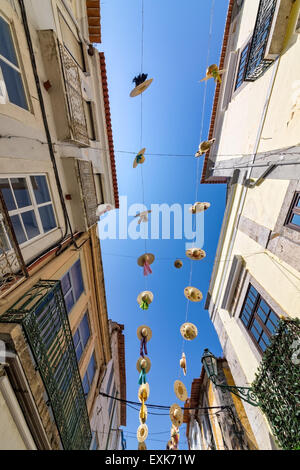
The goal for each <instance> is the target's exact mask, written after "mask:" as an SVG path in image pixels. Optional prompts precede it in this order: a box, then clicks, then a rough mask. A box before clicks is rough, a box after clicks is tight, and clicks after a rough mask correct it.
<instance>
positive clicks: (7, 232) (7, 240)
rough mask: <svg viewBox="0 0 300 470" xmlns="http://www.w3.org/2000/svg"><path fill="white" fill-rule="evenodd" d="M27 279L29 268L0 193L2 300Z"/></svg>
mask: <svg viewBox="0 0 300 470" xmlns="http://www.w3.org/2000/svg"><path fill="white" fill-rule="evenodd" d="M26 277H28V272H27V268H26V265H25V263H24V260H23V257H22V253H21V250H20V247H19V244H18V242H17V238H16V236H15V232H14V229H13V226H12V223H11V220H10V217H9V214H8V211H7V208H6V205H5V201H4V199H3V196H2V193H1V191H0V298H1V297H2V296H4V295H5V294H7V293H8V292H10V291H11V290H12V289H14V288H15V287H16V286H17V285H18V283H19V282H22V281H23V280H24V279H25V278H26Z"/></svg>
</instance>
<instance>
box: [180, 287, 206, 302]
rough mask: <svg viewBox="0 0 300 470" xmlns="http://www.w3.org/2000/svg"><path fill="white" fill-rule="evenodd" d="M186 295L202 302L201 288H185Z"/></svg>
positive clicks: (194, 300) (191, 299) (192, 299)
mask: <svg viewBox="0 0 300 470" xmlns="http://www.w3.org/2000/svg"><path fill="white" fill-rule="evenodd" d="M184 295H185V296H186V298H187V299H189V300H190V301H191V302H200V300H202V299H203V295H202V292H201V291H200V290H199V289H197V288H196V287H190V286H189V287H186V288H185V289H184Z"/></svg>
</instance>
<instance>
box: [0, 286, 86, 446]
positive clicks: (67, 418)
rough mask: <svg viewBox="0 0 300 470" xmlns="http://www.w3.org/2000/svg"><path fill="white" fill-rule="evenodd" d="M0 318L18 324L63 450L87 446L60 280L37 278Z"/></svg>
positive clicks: (79, 385)
mask: <svg viewBox="0 0 300 470" xmlns="http://www.w3.org/2000/svg"><path fill="white" fill-rule="evenodd" d="M0 322H1V323H19V324H21V326H22V328H23V331H24V334H25V336H26V339H27V341H28V344H29V347H30V349H31V352H32V355H33V357H34V360H35V363H36V366H37V368H38V370H39V373H40V376H41V378H42V380H43V383H44V385H45V389H46V392H47V395H48V399H49V402H48V404H49V405H50V406H51V409H52V412H53V416H54V419H55V422H56V426H57V429H58V431H59V434H60V438H61V442H62V446H63V448H64V450H88V449H89V447H90V443H91V438H92V435H91V429H90V424H89V417H88V411H87V407H86V402H85V398H84V392H83V388H82V383H81V378H80V374H79V370H78V365H77V360H76V355H75V350H74V345H73V340H72V334H71V330H70V326H69V321H68V315H67V311H66V307H65V303H64V297H63V293H62V290H61V286H60V281H40V282H39V283H38V284H36V285H35V286H33V287H32V288H31V289H30V290H29V291H28V292H27V293H26V294H25V295H24V296H23V297H21V298H20V299H19V300H18V302H16V303H15V304H14V305H13V306H12V307H11V308H10V309H9V310H7V311H6V312H5V314H4V315H2V316H1V317H0Z"/></svg>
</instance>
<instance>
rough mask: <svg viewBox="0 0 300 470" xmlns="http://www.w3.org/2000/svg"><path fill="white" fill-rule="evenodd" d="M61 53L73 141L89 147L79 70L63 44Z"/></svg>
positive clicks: (60, 45) (60, 47)
mask: <svg viewBox="0 0 300 470" xmlns="http://www.w3.org/2000/svg"><path fill="white" fill-rule="evenodd" d="M59 51H60V58H61V63H62V68H63V73H64V79H65V86H66V92H67V100H68V106H69V117H70V126H71V129H72V134H73V139H74V140H76V141H77V142H80V143H83V144H86V145H88V144H89V138H88V130H87V124H86V118H85V112H84V104H83V97H82V91H81V80H80V75H79V68H78V65H77V63H76V62H75V60H74V59H73V57H72V56H71V54H70V53H69V52H68V51H67V49H66V48H65V47H64V46H63V45H62V44H59Z"/></svg>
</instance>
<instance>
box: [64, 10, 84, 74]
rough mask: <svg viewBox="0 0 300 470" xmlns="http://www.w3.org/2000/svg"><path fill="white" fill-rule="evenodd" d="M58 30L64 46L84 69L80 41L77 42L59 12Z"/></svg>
mask: <svg viewBox="0 0 300 470" xmlns="http://www.w3.org/2000/svg"><path fill="white" fill-rule="evenodd" d="M59 23H60V30H61V34H62V38H63V43H64V46H65V47H66V48H67V49H68V51H69V52H70V54H71V56H72V57H73V59H74V60H75V61H76V62H77V64H78V65H79V67H80V68H81V69H82V70H84V68H85V67H84V59H83V51H82V45H81V42H79V41H78V40H77V38H76V36H75V34H74V33H73V31H72V30H71V28H70V26H69V25H68V23H67V22H66V20H65V19H64V17H63V16H62V15H61V13H59Z"/></svg>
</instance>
